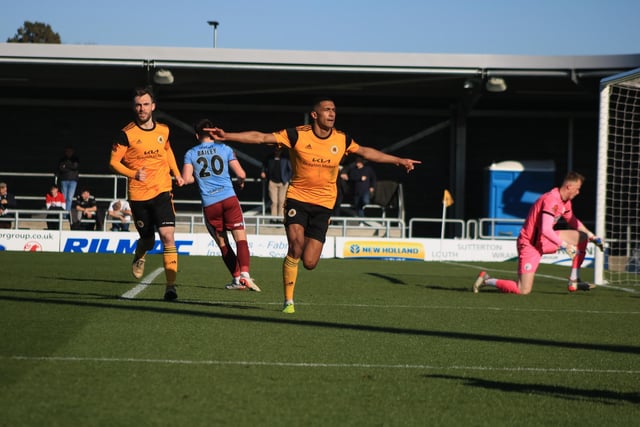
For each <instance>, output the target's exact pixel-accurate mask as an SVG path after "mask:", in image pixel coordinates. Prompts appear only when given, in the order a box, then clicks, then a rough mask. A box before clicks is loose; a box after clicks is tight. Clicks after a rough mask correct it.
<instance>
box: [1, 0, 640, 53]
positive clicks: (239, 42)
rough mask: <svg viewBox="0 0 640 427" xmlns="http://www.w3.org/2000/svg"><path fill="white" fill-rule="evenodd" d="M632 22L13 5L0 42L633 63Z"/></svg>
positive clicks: (230, 5) (339, 0)
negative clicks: (42, 28)
mask: <svg viewBox="0 0 640 427" xmlns="http://www.w3.org/2000/svg"><path fill="white" fill-rule="evenodd" d="M165 3H166V4H165ZM639 18H640V1H639V0H607V1H603V0H600V1H596V0H485V1H478V0H394V1H384V0H322V1H317V2H310V1H299V0H296V1H294V0H271V1H269V0H265V1H263V0H253V1H249V0H227V1H216V0H195V1H188V0H185V1H182V2H179V1H172V2H163V1H151V2H136V1H123V0H109V1H104V2H92V1H87V0H56V1H52V0H23V1H17V2H11V6H10V7H6V6H5V7H4V8H3V11H2V14H0V40H1V41H3V42H4V41H6V40H7V39H8V38H10V37H12V36H14V35H15V34H16V31H17V29H18V28H19V27H21V26H22V25H23V23H24V21H39V22H45V23H47V24H50V25H51V27H52V28H53V30H54V31H56V32H58V33H59V34H60V36H61V38H62V42H63V43H65V44H97V45H127V46H172V47H212V46H213V27H211V26H209V25H208V24H207V21H208V20H215V21H218V22H220V25H219V27H218V30H217V47H218V48H234V49H275V50H311V51H356V52H409V53H470V54H516V55H604V54H634V53H640V25H638V20H639Z"/></svg>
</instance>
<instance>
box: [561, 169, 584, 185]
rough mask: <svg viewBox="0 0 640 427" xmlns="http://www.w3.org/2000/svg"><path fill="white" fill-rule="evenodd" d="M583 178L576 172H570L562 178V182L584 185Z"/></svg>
mask: <svg viewBox="0 0 640 427" xmlns="http://www.w3.org/2000/svg"><path fill="white" fill-rule="evenodd" d="M585 179H586V178H585V177H584V175H582V174H580V173H578V172H576V171H570V172H568V173H567V174H566V175H565V177H564V182H577V181H580V182H581V183H583V184H584V181H585Z"/></svg>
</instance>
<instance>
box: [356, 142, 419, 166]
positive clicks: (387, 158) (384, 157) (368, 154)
mask: <svg viewBox="0 0 640 427" xmlns="http://www.w3.org/2000/svg"><path fill="white" fill-rule="evenodd" d="M356 154H357V155H359V156H362V157H363V158H365V159H367V160H369V161H371V162H376V163H390V164H393V165H397V166H402V167H404V168H405V169H406V170H407V172H411V171H412V170H413V169H415V165H419V164H421V163H422V162H421V161H420V160H413V159H407V158H403V157H397V156H392V155H391V154H387V153H383V152H382V151H380V150H377V149H375V148H371V147H364V146H362V145H361V146H360V148H358V151H356Z"/></svg>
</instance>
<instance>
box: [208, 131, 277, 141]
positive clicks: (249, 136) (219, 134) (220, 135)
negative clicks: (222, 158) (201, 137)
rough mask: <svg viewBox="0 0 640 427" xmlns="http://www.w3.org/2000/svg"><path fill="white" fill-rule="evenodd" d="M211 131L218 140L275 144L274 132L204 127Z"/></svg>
mask: <svg viewBox="0 0 640 427" xmlns="http://www.w3.org/2000/svg"><path fill="white" fill-rule="evenodd" d="M203 130H205V131H207V132H209V133H210V135H211V136H212V137H213V139H215V140H216V141H235V142H241V143H243V144H275V143H276V142H277V141H276V137H275V136H274V135H273V134H272V133H264V132H258V131H256V130H249V131H245V132H225V131H224V130H223V129H220V128H218V127H215V128H205V129H203Z"/></svg>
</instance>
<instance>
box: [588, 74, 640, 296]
mask: <svg viewBox="0 0 640 427" xmlns="http://www.w3.org/2000/svg"><path fill="white" fill-rule="evenodd" d="M599 131H600V135H599V142H598V181H597V186H598V191H597V201H596V234H597V235H599V236H602V237H603V238H604V240H605V242H607V244H608V248H607V249H606V251H605V253H604V254H602V253H600V251H596V258H595V271H594V273H595V282H596V283H597V284H608V285H613V286H621V287H629V286H640V68H639V69H636V70H632V71H629V72H627V73H623V74H618V75H615V76H611V77H608V78H606V79H603V80H602V81H601V84H600V123H599Z"/></svg>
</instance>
